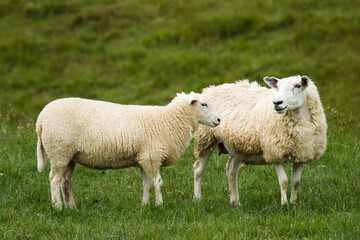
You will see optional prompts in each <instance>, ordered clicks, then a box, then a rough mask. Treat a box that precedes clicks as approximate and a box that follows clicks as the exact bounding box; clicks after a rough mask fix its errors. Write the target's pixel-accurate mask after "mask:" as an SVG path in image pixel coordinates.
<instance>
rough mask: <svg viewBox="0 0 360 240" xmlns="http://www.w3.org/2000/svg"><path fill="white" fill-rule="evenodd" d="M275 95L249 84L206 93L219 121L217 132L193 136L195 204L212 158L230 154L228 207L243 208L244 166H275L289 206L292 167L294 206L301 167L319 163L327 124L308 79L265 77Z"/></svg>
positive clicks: (213, 88)
mask: <svg viewBox="0 0 360 240" xmlns="http://www.w3.org/2000/svg"><path fill="white" fill-rule="evenodd" d="M264 81H265V82H266V83H267V84H268V85H269V86H270V87H272V89H268V88H264V87H260V86H259V85H258V84H257V83H256V82H253V83H251V84H250V83H249V82H248V81H247V80H244V81H238V82H236V83H234V84H223V85H220V86H211V87H209V88H206V89H204V90H203V93H202V94H203V96H204V97H206V98H207V99H209V100H210V101H211V102H212V103H213V104H214V107H215V108H216V109H218V111H219V113H220V115H221V116H222V118H221V124H220V126H218V127H217V128H215V129H210V128H208V127H205V126H201V127H199V129H198V131H197V132H196V133H195V149H194V153H195V156H196V158H197V160H196V162H195V164H194V193H195V198H196V199H200V198H201V180H202V177H203V174H204V171H205V168H206V165H207V163H208V160H209V158H210V155H211V152H212V151H213V149H214V148H215V146H216V145H217V144H218V149H219V154H221V153H229V154H230V158H229V161H228V163H227V166H226V173H227V177H228V183H229V190H230V203H231V204H233V205H236V206H237V205H240V203H239V193H238V189H237V174H238V169H239V165H240V163H241V162H242V163H245V164H253V165H263V164H274V165H275V169H276V171H277V175H278V180H279V184H280V189H281V203H282V204H285V203H287V197H286V189H287V186H288V178H287V176H286V172H285V166H284V164H285V163H290V162H292V163H293V176H292V190H291V197H290V201H291V202H294V201H295V200H296V194H297V189H298V187H299V183H300V175H301V168H302V164H304V163H309V162H312V161H314V160H316V159H319V158H320V157H321V156H322V154H323V153H324V151H325V148H326V141H327V140H326V130H327V124H326V118H325V114H324V110H323V107H322V104H321V102H320V97H319V94H318V91H317V88H316V86H315V85H314V83H313V82H312V81H311V80H310V79H309V78H308V77H306V76H303V77H300V76H292V77H288V78H284V79H277V78H275V77H265V78H264Z"/></svg>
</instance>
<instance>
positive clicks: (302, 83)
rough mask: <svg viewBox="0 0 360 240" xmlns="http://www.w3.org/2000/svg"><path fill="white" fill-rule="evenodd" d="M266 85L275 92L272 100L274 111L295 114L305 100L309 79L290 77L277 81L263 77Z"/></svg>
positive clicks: (305, 77)
mask: <svg viewBox="0 0 360 240" xmlns="http://www.w3.org/2000/svg"><path fill="white" fill-rule="evenodd" d="M264 81H265V83H266V84H267V85H269V86H270V87H272V88H274V89H276V90H277V93H276V95H275V97H274V99H273V104H274V109H275V110H276V112H277V113H284V112H286V111H294V112H297V111H299V109H300V108H301V106H302V105H303V104H304V102H305V100H306V91H305V90H306V88H307V86H308V83H309V81H310V79H309V78H308V77H307V76H302V77H300V76H292V77H288V78H282V79H277V78H276V77H264Z"/></svg>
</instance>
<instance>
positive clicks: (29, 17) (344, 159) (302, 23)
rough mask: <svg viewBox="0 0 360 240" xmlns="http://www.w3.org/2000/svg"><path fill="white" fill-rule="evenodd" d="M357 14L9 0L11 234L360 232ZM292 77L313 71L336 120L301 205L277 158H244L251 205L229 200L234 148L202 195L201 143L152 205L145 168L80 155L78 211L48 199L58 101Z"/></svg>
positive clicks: (1, 219) (296, 7)
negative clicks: (39, 157)
mask: <svg viewBox="0 0 360 240" xmlns="http://www.w3.org/2000/svg"><path fill="white" fill-rule="evenodd" d="M359 16H360V6H359V4H358V2H357V1H350V0H343V1H334V0H324V1H312V0H304V1H300V0H290V1H266V0H255V1H243V0H241V1H235V0H234V1H231V0H225V1H212V0H210V1H209V0H206V1H205V0H197V1H167V0H160V1H153V0H124V1H116V0H104V1H101V2H100V1H91V0H69V1H57V2H56V1H51V0H41V1H40V0H34V1H25V0H11V1H10V0H3V1H1V2H0V29H1V31H0V128H1V129H0V139H1V141H0V206H1V208H0V239H89V238H90V239H168V238H172V239H193V238H197V239H231V238H232V239H303V238H305V239H359V238H360V201H359V196H360V181H359V180H360V145H359V142H360V124H359V117H360V84H359V80H358V78H359V76H360V68H359V66H360V58H359V55H360V45H359V37H360V18H359ZM295 74H301V75H303V74H305V75H308V76H309V77H310V78H312V79H313V80H314V81H315V83H316V85H317V86H318V88H319V91H320V94H321V97H322V102H323V104H324V107H325V111H326V115H327V120H328V124H329V129H328V147H327V151H326V152H325V154H324V156H323V157H322V158H321V159H320V160H319V161H316V162H314V163H313V164H310V165H308V166H305V167H304V170H303V175H302V180H301V186H300V189H299V198H298V200H297V203H296V204H290V205H286V206H280V189H279V186H278V183H277V178H276V172H275V170H274V168H273V167H272V166H244V167H242V168H241V169H240V172H239V179H238V184H239V189H240V202H241V204H242V205H241V206H240V207H238V208H235V207H232V206H230V205H229V194H228V187H227V180H226V175H225V170H224V168H225V164H226V161H227V160H226V156H224V155H222V156H221V157H218V156H216V155H213V156H212V160H211V161H210V163H209V166H208V169H207V172H206V174H205V177H204V180H203V199H202V201H201V202H196V201H194V200H193V171H192V164H193V163H194V161H195V159H194V156H193V153H192V145H191V146H190V147H189V149H188V150H187V151H186V152H185V154H184V155H183V156H182V158H181V159H180V161H179V162H178V163H177V164H175V165H174V166H171V167H168V168H164V169H162V178H163V181H164V189H163V196H164V205H163V206H160V207H156V206H155V205H154V196H152V199H151V200H152V201H151V205H150V206H147V207H142V206H141V204H140V203H141V196H142V181H141V177H140V171H139V170H138V169H135V168H131V169H124V170H117V171H115V170H114V171H113V170H111V171H94V170H89V169H87V168H84V167H82V166H78V167H77V168H76V170H75V174H74V177H73V191H74V196H75V200H76V201H77V206H78V208H79V211H71V210H69V209H64V210H63V211H57V210H54V209H53V208H52V207H51V201H50V186H49V180H48V173H49V162H48V163H47V167H46V169H45V171H44V172H42V173H39V172H37V166H36V135H35V131H34V124H35V121H36V116H37V115H38V113H39V112H40V110H41V109H42V108H43V107H44V105H45V104H46V103H48V102H49V101H51V100H53V99H56V98H60V97H67V96H79V97H85V98H94V99H101V100H106V101H113V102H119V103H126V104H158V105H163V104H166V103H167V102H168V101H170V100H171V99H172V98H173V97H174V96H175V95H176V93H177V92H182V91H185V92H189V91H192V90H193V91H201V89H202V88H203V87H206V86H208V85H210V84H221V83H224V82H233V81H235V80H238V79H243V78H248V79H250V80H257V81H261V79H262V78H263V77H264V76H267V75H271V76H276V77H279V78H281V77H286V76H289V75H295ZM287 170H288V172H290V167H289V168H288V169H287ZM289 190H290V189H289Z"/></svg>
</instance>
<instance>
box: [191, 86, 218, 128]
mask: <svg viewBox="0 0 360 240" xmlns="http://www.w3.org/2000/svg"><path fill="white" fill-rule="evenodd" d="M186 99H187V101H188V103H189V104H190V105H191V107H193V108H196V109H197V110H198V111H197V112H198V113H199V114H198V121H199V123H201V124H204V125H207V126H210V127H216V126H217V125H219V124H220V116H219V114H218V112H217V111H216V109H215V108H214V107H213V106H212V104H211V103H210V102H209V101H207V100H206V99H205V98H204V97H203V96H202V95H201V94H198V93H194V92H191V93H189V94H187V95H186Z"/></svg>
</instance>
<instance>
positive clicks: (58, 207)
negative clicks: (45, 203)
mask: <svg viewBox="0 0 360 240" xmlns="http://www.w3.org/2000/svg"><path fill="white" fill-rule="evenodd" d="M52 206H53V208H54V209H56V210H59V211H60V210H62V205H61V204H57V203H53V205H52Z"/></svg>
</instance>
